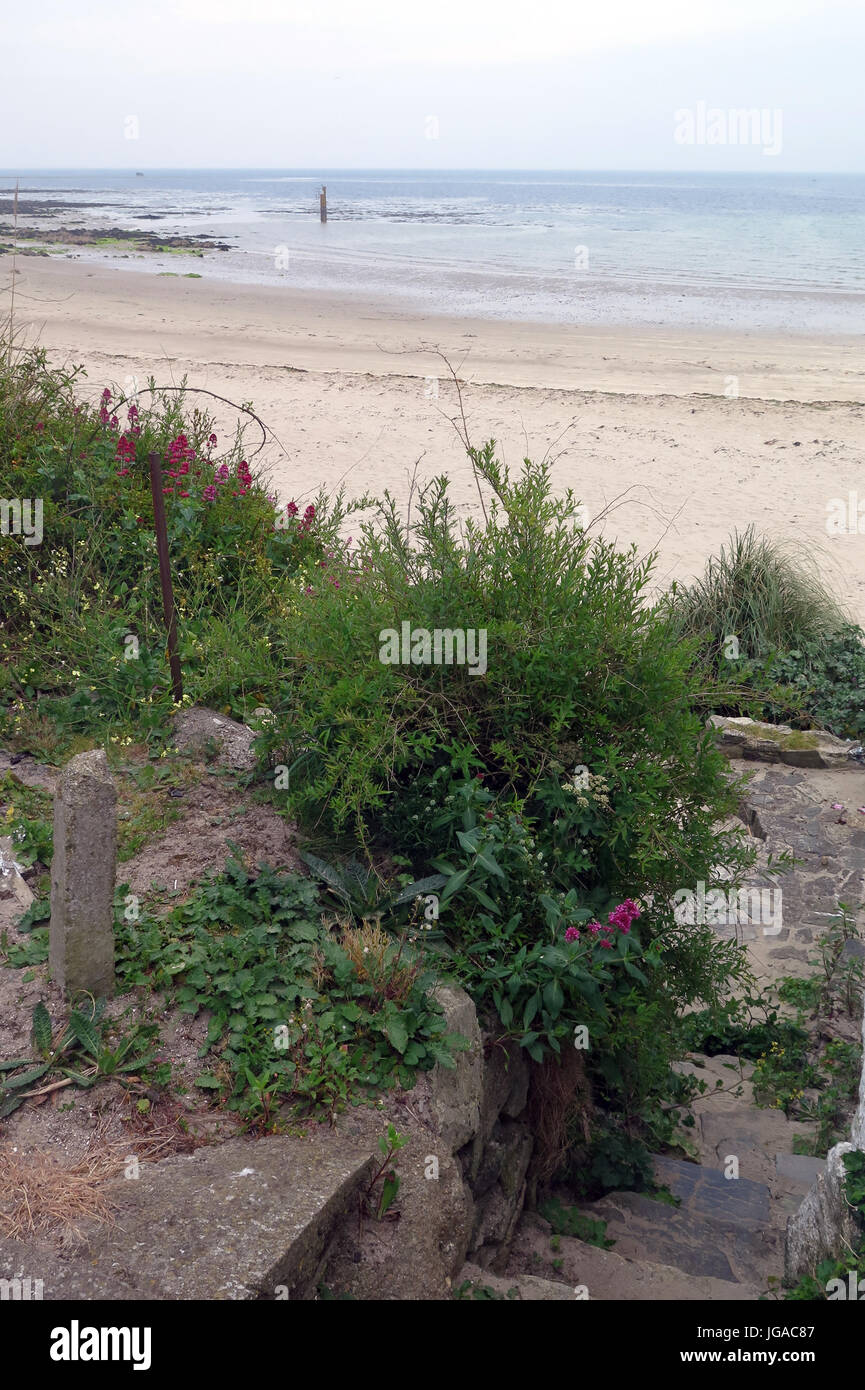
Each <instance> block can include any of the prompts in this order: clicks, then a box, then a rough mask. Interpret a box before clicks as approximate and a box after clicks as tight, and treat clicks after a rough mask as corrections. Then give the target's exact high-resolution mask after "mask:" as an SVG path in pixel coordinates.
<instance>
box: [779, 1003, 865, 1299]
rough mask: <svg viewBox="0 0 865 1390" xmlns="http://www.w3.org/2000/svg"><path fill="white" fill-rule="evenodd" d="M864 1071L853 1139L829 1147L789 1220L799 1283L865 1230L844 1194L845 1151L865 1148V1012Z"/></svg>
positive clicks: (790, 1255) (788, 1272)
mask: <svg viewBox="0 0 865 1390" xmlns="http://www.w3.org/2000/svg"><path fill="white" fill-rule="evenodd" d="M862 1057H863V1066H862V1074H861V1076H860V1079H859V1105H858V1108H857V1110H856V1114H855V1115H854V1116H853V1124H852V1127H851V1133H850V1139H851V1142H850V1143H845V1144H836V1145H835V1147H834V1148H832V1149H830V1150H829V1153H828V1155H827V1158H826V1169H825V1172H823V1173H820V1174H818V1176H817V1179H816V1181H815V1182H814V1185H813V1187H812V1188H811V1190H810V1191H809V1192H808V1194H807V1195H806V1197H805V1199H804V1201H803V1202H802V1205H801V1206H800V1207H799V1210H798V1211H796V1212H794V1213H793V1215H792V1216H791V1217H790V1220H789V1221H788V1223H787V1239H786V1243H785V1251H784V1276H785V1279H786V1280H787V1282H788V1283H791V1284H792V1283H796V1282H797V1280H799V1279H800V1278H801V1277H802V1276H803V1275H805V1274H812V1275H813V1274H814V1273H815V1272H816V1269H817V1266H818V1264H819V1263H820V1261H821V1260H825V1259H837V1258H840V1257H841V1256H842V1255H845V1254H847V1253H848V1252H849V1250H850V1249H851V1247H855V1246H856V1245H857V1244H858V1241H859V1239H860V1236H861V1233H860V1231H859V1228H858V1226H857V1224H856V1221H855V1218H854V1214H853V1212H852V1211H851V1209H850V1207H849V1205H848V1203H847V1200H846V1198H845V1196H844V1176H845V1168H844V1155H845V1154H846V1153H850V1152H851V1150H853V1149H861V1150H863V1151H865V1013H863V1018H862Z"/></svg>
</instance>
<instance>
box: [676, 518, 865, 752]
mask: <svg viewBox="0 0 865 1390" xmlns="http://www.w3.org/2000/svg"><path fill="white" fill-rule="evenodd" d="M667 602H668V605H669V609H670V614H671V622H672V625H673V627H674V630H675V631H676V632H677V633H678V634H679V636H680V637H681V638H682V639H683V640H690V641H693V643H694V644H695V655H694V667H695V674H698V675H699V679H700V682H701V685H702V697H701V698H702V702H703V704H704V707H706V708H711V709H714V710H716V711H717V712H718V713H721V714H734V715H735V714H743V715H748V716H750V717H751V718H755V719H762V720H768V721H771V722H777V723H789V724H792V725H793V726H794V727H796V726H800V727H804V728H810V727H811V726H814V725H816V726H817V727H819V728H823V729H826V730H828V731H829V732H830V733H833V734H835V735H837V736H838V737H842V738H853V739H861V738H862V737H865V633H863V631H862V629H861V628H859V627H858V626H856V625H855V624H853V623H851V622H850V621H849V620H848V618H847V616H846V614H845V613H844V610H843V608H842V606H841V605H840V604H839V603H838V601H837V600H836V599H835V598H834V596H833V595H832V593H831V591H830V589H829V588H828V586H827V585H826V583H825V581H824V580H823V578H822V576H821V572H820V564H819V557H815V556H814V555H813V554H812V553H811V552H810V551H808V550H805V549H804V547H801V546H793V545H791V544H784V543H781V542H778V541H774V540H770V539H769V538H768V537H766V536H761V535H758V533H757V532H756V531H755V530H754V528H753V526H749V527H748V528H747V530H745V531H744V532H741V533H739V532H736V533H734V535H733V536H732V538H731V539H730V541H729V543H728V545H727V546H726V547H723V548H722V550H721V553H720V555H719V556H717V557H712V558H711V559H710V560H709V562H708V563H707V565H706V569H705V572H704V574H703V576H702V577H701V578H700V579H698V580H696V581H695V582H694V583H693V584H691V585H685V586H680V585H676V584H674V585H673V587H672V590H671V592H670V595H669V596H668V599H667Z"/></svg>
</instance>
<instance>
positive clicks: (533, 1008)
mask: <svg viewBox="0 0 865 1390" xmlns="http://www.w3.org/2000/svg"><path fill="white" fill-rule="evenodd" d="M540 1007H541V992H540V990H538V989H536V990H535V992H534V994H533V995H532V996H531V998H530V999H529V1001H528V1003H527V1004H526V1011H525V1013H524V1014H523V1031H524V1032H525V1031H526V1030H527V1029H528V1026H529V1024H530V1023H531V1021H532V1019H533V1018H534V1016H535V1014H536V1013H537V1011H538V1009H539V1008H540Z"/></svg>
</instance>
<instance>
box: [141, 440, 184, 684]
mask: <svg viewBox="0 0 865 1390" xmlns="http://www.w3.org/2000/svg"><path fill="white" fill-rule="evenodd" d="M149 461H150V491H151V493H152V495H153V522H154V525H155V527H156V553H157V554H158V556H159V583H160V584H161V586H162V612H163V614H164V617H165V630H166V632H167V633H168V663H169V665H170V667H171V684H172V687H173V689H174V700H175V703H176V704H178V705H179V704H180V702H181V700H182V699H183V676H182V674H181V670H180V657H179V656H178V655H177V619H176V617H175V614H174V591H173V590H172V587H171V566H170V563H169V559H168V529H167V527H166V525H165V498H164V497H163V495H162V460H161V458H160V457H159V455H158V454H151V455H150V456H149Z"/></svg>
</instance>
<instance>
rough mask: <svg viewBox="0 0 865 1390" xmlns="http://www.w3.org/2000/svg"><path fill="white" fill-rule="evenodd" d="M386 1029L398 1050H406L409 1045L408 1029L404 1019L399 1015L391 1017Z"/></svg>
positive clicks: (390, 1040)
mask: <svg viewBox="0 0 865 1390" xmlns="http://www.w3.org/2000/svg"><path fill="white" fill-rule="evenodd" d="M385 1031H386V1032H387V1037H388V1042H389V1043H390V1044H391V1046H392V1047H395V1048H396V1050H397V1052H405V1050H406V1047H407V1046H408V1029H407V1028H406V1025H405V1022H404V1020H403V1019H402V1018H400V1017H399V1016H398V1015H397V1016H395V1017H393V1018H391V1019H390V1021H389V1023H388V1025H387V1028H386V1030H385Z"/></svg>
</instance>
